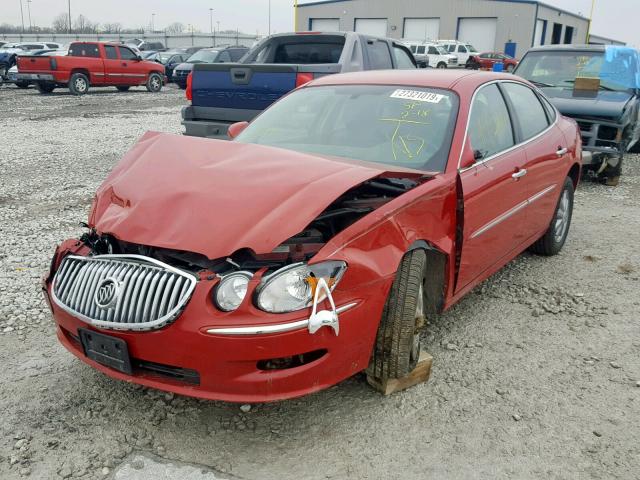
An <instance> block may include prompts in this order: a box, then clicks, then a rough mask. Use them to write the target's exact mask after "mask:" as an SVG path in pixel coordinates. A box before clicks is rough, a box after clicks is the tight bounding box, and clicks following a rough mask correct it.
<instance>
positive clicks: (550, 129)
mask: <svg viewBox="0 0 640 480" xmlns="http://www.w3.org/2000/svg"><path fill="white" fill-rule="evenodd" d="M502 87H503V89H504V93H505V96H506V98H507V102H508V105H509V109H510V110H511V111H512V112H513V116H514V120H515V121H514V124H515V127H516V136H517V137H518V140H519V141H520V142H522V143H523V144H524V147H525V151H526V155H527V162H526V164H525V167H524V168H525V170H526V172H527V174H526V179H527V184H528V185H529V188H530V192H529V196H530V203H529V208H528V209H527V222H526V225H525V228H526V231H527V232H528V234H529V235H530V236H533V235H535V234H537V233H540V232H542V231H544V230H546V229H547V228H548V227H549V222H550V221H551V217H552V215H553V214H554V212H555V208H556V203H557V200H558V198H559V195H560V191H561V190H562V184H561V183H560V182H562V181H564V178H565V175H566V174H567V172H563V169H565V168H566V165H567V157H568V155H569V148H568V147H569V145H568V143H567V139H565V136H564V134H563V133H562V131H561V130H560V127H559V126H558V124H557V122H556V115H557V114H556V112H555V110H554V109H552V107H551V106H550V105H549V106H548V108H545V106H544V105H543V103H542V102H541V99H540V98H539V97H538V95H537V94H536V93H535V92H534V91H533V90H532V89H531V88H529V87H528V86H526V85H523V84H521V83H516V82H504V83H503V84H502ZM551 114H552V115H553V116H552V117H550V115H551Z"/></svg>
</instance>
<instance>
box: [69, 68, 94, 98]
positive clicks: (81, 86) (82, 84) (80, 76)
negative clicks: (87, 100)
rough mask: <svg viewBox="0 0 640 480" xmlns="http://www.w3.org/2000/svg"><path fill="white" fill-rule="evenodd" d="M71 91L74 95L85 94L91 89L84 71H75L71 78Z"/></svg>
mask: <svg viewBox="0 0 640 480" xmlns="http://www.w3.org/2000/svg"><path fill="white" fill-rule="evenodd" d="M69 91H70V92H71V93H72V94H73V95H84V94H85V93H87V92H88V91H89V79H88V78H87V76H86V75H85V74H84V73H74V74H73V75H71V78H70V79H69Z"/></svg>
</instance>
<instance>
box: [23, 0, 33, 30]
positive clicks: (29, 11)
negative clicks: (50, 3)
mask: <svg viewBox="0 0 640 480" xmlns="http://www.w3.org/2000/svg"><path fill="white" fill-rule="evenodd" d="M21 3H22V2H21ZM27 12H28V13H29V33H33V25H32V24H31V0H27Z"/></svg>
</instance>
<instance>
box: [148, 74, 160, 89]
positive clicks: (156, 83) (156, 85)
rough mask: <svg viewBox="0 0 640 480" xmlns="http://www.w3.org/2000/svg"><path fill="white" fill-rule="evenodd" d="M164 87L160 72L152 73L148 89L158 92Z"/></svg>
mask: <svg viewBox="0 0 640 480" xmlns="http://www.w3.org/2000/svg"><path fill="white" fill-rule="evenodd" d="M161 89H162V77H161V76H160V74H158V73H152V74H151V75H149V78H148V79H147V90H148V91H150V92H151V93H157V92H159V91H160V90H161Z"/></svg>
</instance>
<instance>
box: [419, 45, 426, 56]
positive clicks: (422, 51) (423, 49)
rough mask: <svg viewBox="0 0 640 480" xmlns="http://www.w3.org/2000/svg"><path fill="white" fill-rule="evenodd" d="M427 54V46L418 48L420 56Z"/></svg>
mask: <svg viewBox="0 0 640 480" xmlns="http://www.w3.org/2000/svg"><path fill="white" fill-rule="evenodd" d="M424 52H425V46H424V45H420V46H419V47H418V55H422V54H423V53H424Z"/></svg>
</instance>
